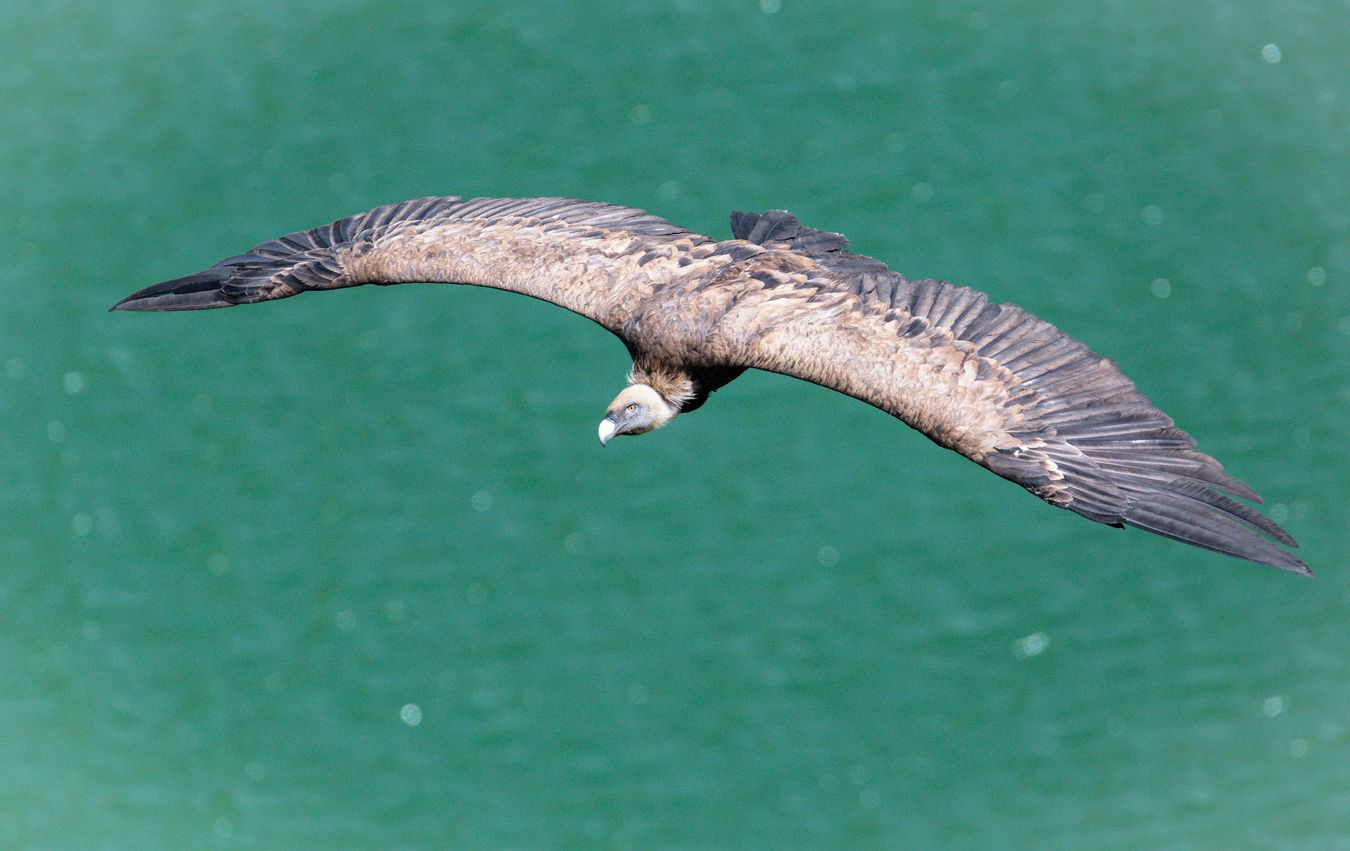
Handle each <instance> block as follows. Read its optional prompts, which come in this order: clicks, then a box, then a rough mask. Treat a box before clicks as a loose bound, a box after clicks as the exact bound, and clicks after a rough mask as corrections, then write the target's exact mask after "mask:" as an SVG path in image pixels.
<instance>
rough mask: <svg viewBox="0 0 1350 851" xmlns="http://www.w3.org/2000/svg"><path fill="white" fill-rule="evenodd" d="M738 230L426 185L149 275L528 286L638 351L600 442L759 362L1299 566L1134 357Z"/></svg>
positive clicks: (1070, 493) (1189, 534) (1006, 466)
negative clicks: (183, 270)
mask: <svg viewBox="0 0 1350 851" xmlns="http://www.w3.org/2000/svg"><path fill="white" fill-rule="evenodd" d="M731 230H732V234H733V236H734V238H733V239H730V240H726V241H722V242H719V241H716V240H713V239H711V238H709V237H706V236H702V235H700V234H696V233H691V232H690V231H688V230H686V229H684V228H682V227H678V226H676V225H673V224H671V223H669V222H667V221H665V220H663V219H660V218H658V217H656V216H653V215H649V214H648V213H645V212H643V211H641V210H635V209H631V208H628V207H618V206H613V205H610V204H601V203H594V202H587V201H577V200H573V199H567V198H523V199H514V198H476V199H473V200H469V201H464V200H461V199H459V198H454V197H451V198H422V199H418V200H414V201H405V202H403V203H400V204H390V205H387V206H383V207H377V208H375V209H374V210H371V211H370V212H367V213H361V214H359V215H355V216H349V217H347V218H345V219H339V220H338V221H336V222H333V223H332V224H329V225H324V226H323V227H319V228H315V229H313V230H308V231H303V232H300V233H293V234H290V235H289V236H283V237H281V238H280V239H277V240H273V241H272V242H265V243H263V244H261V245H259V246H257V247H256V248H254V249H252V250H251V251H249V252H247V253H245V254H240V255H238V256H236V257H231V258H229V259H226V260H222V261H220V262H219V263H217V264H216V265H214V266H212V267H211V268H209V269H207V270H205V271H203V272H198V273H197V274H195V275H189V276H187V277H185V278H178V279H176V280H172V281H166V282H164V283H161V284H156V285H154V286H152V287H147V288H146V289H143V290H140V291H139V292H136V293H133V294H132V295H129V296H127V297H126V298H125V299H123V300H122V301H120V302H118V303H117V304H116V305H115V306H114V309H116V310H154V311H158V310H198V309H203V308H211V307H229V306H231V305H236V304H245V303H250V302H257V301H268V300H271V299H278V298H286V297H288V296H293V295H296V294H297V293H302V292H305V291H306V290H329V289H337V288H340V287H354V286H359V285H361V284H398V283H407V282H414V281H443V282H446V283H459V284H475V285H478V286H484V287H494V288H497V289H503V290H511V291H513V292H518V293H523V294H525V295H529V296H533V297H535V298H539V299H543V300H545V301H550V302H552V303H554V304H557V305H559V306H561V307H565V308H567V309H568V310H571V311H573V312H575V313H579V314H581V315H582V316H585V317H586V318H588V319H591V320H593V321H595V322H597V323H599V324H600V325H603V326H604V327H605V328H607V329H609V330H610V331H611V332H613V333H614V334H616V335H618V337H619V339H621V340H623V342H624V344H625V345H626V346H627V347H628V350H629V352H630V354H632V356H633V368H632V371H631V373H630V374H629V376H628V385H627V386H626V387H625V388H624V389H623V390H622V391H621V392H620V393H619V395H618V396H617V397H615V399H614V401H613V402H611V403H610V405H609V408H608V410H606V412H605V416H604V419H603V420H601V421H600V429H599V434H600V442H601V443H607V442H608V441H609V440H610V439H611V438H613V437H616V436H618V435H622V434H633V435H636V434H644V433H646V432H649V431H652V430H653V429H657V428H660V427H661V426H664V425H666V424H667V423H669V422H670V421H671V420H672V419H674V418H675V416H677V415H678V414H681V413H685V412H687V411H692V410H694V409H696V408H698V407H699V406H700V405H702V404H703V403H704V402H705V401H707V398H708V394H710V393H712V392H713V391H714V390H717V389H718V388H719V387H721V386H723V385H724V384H726V383H727V382H729V381H731V380H733V379H734V378H736V377H737V376H738V375H740V374H741V373H742V372H744V371H745V370H747V369H762V370H768V371H770V372H778V373H782V374H784V375H791V376H794V377H796V378H801V379H804V380H806V381H811V382H814V383H816V384H820V385H823V386H825V387H829V388H830V389H832V390H837V391H839V392H840V393H844V394H845V395H848V396H852V397H854V398H855V399H860V400H862V401H864V402H866V403H868V404H870V405H874V406H876V407H878V408H880V409H881V410H883V411H885V412H886V413H888V414H891V415H892V416H894V417H896V418H898V419H900V420H903V421H904V422H905V423H907V424H909V425H910V426H912V427H913V428H916V429H918V430H919V431H921V432H923V433H924V434H925V435H927V436H928V437H929V438H930V439H932V440H933V442H935V443H937V444H938V445H940V446H945V447H947V448H948V449H951V450H954V451H956V452H959V453H961V454H962V455H964V456H966V457H967V458H969V459H970V460H972V461H974V462H975V463H977V464H980V465H982V466H984V467H986V468H988V469H989V470H991V471H993V472H995V473H997V474H998V475H1000V476H1002V477H1003V478H1005V479H1010V480H1012V481H1013V482H1016V483H1017V484H1018V485H1021V486H1022V487H1023V488H1025V489H1026V490H1028V491H1030V492H1031V493H1033V494H1035V495H1036V496H1038V497H1040V498H1041V499H1043V500H1045V501H1046V502H1048V503H1050V504H1051V505H1054V506H1057V507H1059V508H1067V509H1069V510H1070V511H1075V512H1077V513H1078V514H1081V515H1083V516H1084V517H1086V518H1088V519H1089V520H1095V521H1097V522H1098V523H1105V524H1107V525H1110V526H1115V527H1121V526H1125V525H1128V526H1135V527H1137V528H1140V529H1144V530H1146V531H1148V532H1153V533H1155V534H1158V535H1162V536H1165V537H1168V538H1172V539H1175V540H1177V541H1182V542H1184V543H1187V544H1193V545H1195V546H1197V547H1204V548H1205V549H1209V550H1214V551H1216V552H1220V553H1225V554H1227V555H1230V556H1236V557H1238V558H1242V559H1247V560H1249V561H1253V562H1258V563H1261V564H1268V565H1273V566H1275V567H1280V568H1284V569H1285V570H1291V571H1295V572H1297V573H1304V574H1306V573H1308V569H1307V567H1306V566H1305V565H1304V564H1303V562H1302V561H1300V560H1299V559H1298V558H1296V557H1295V556H1294V555H1293V554H1292V553H1290V552H1288V551H1286V550H1284V549H1282V548H1280V547H1279V546H1276V543H1274V542H1277V543H1279V544H1283V545H1285V546H1289V547H1293V546H1297V545H1296V544H1295V543H1294V540H1293V539H1292V538H1291V537H1290V536H1289V535H1288V534H1287V533H1286V532H1285V531H1284V530H1283V529H1281V528H1280V527H1279V526H1278V525H1276V524H1275V523H1274V522H1272V521H1271V520H1269V519H1267V518H1266V517H1264V516H1262V515H1261V514H1260V513H1258V512H1257V511H1255V510H1254V509H1253V508H1251V507H1250V506H1248V505H1246V504H1244V503H1242V502H1239V501H1238V500H1237V499H1234V497H1238V498H1241V499H1244V500H1249V501H1254V502H1259V501H1260V498H1259V497H1258V496H1257V494H1256V492H1255V491H1253V490H1252V489H1251V488H1249V487H1248V486H1247V485H1245V484H1243V483H1242V482H1240V481H1238V480H1237V479H1235V478H1233V477H1231V476H1229V475H1227V474H1225V473H1224V472H1223V468H1222V467H1221V466H1220V465H1219V463H1218V462H1217V461H1215V460H1214V459H1213V458H1211V457H1209V456H1208V455H1205V454H1203V453H1201V452H1198V451H1197V450H1196V449H1195V440H1194V439H1193V438H1192V437H1191V436H1190V435H1189V434H1187V433H1186V432H1184V431H1182V430H1181V429H1179V428H1176V427H1175V426H1174V425H1173V423H1172V419H1171V418H1170V417H1168V416H1167V415H1166V414H1164V413H1163V412H1162V411H1160V410H1158V409H1157V408H1154V407H1153V406H1152V405H1151V404H1150V403H1149V401H1148V399H1146V398H1145V397H1144V395H1143V394H1141V393H1140V392H1139V391H1138V390H1136V389H1135V387H1134V384H1133V383H1132V382H1131V381H1130V380H1129V379H1128V378H1126V377H1125V376H1124V375H1122V374H1121V372H1120V370H1119V369H1117V368H1116V365H1115V364H1114V363H1112V362H1111V361H1109V360H1106V359H1105V358H1102V357H1100V356H1099V355H1097V354H1096V353H1095V352H1093V351H1092V350H1091V349H1089V348H1088V347H1087V346H1085V345H1083V344H1082V343H1080V342H1078V341H1077V340H1075V339H1073V338H1072V337H1070V336H1068V335H1067V334H1065V333H1064V332H1062V331H1060V330H1059V329H1058V328H1055V327H1054V326H1053V325H1050V324H1049V323H1047V322H1043V321H1041V320H1039V319H1037V318H1036V317H1034V316H1032V315H1031V314H1029V313H1027V312H1026V311H1024V310H1022V309H1020V308H1018V307H1015V306H1013V305H1010V304H992V303H990V302H989V300H988V297H987V296H986V295H985V294H984V293H981V292H978V291H976V290H972V289H967V288H965V287H959V286H955V285H953V284H950V283H947V282H945V281H934V280H922V281H911V280H909V279H907V278H905V277H904V276H902V275H899V274H897V273H895V272H892V271H891V270H890V269H888V268H886V266H884V265H883V264H881V263H879V262H878V261H876V260H873V259H871V258H868V257H864V256H862V255H860V254H853V253H850V252H848V251H846V250H845V249H846V247H847V246H848V240H846V239H845V238H844V237H843V236H841V235H839V234H837V233H827V232H824V231H819V230H813V229H811V228H808V227H804V226H802V225H801V223H800V222H799V221H798V220H797V219H796V218H795V217H794V216H792V215H791V214H789V213H786V212H783V211H781V210H774V211H771V212H768V213H764V214H762V215H761V214H756V213H732V214H731Z"/></svg>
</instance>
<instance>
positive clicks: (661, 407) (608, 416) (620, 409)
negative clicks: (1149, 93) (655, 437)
mask: <svg viewBox="0 0 1350 851" xmlns="http://www.w3.org/2000/svg"><path fill="white" fill-rule="evenodd" d="M678 413H679V408H677V407H675V406H674V405H672V404H670V403H669V402H667V401H666V400H665V399H664V398H662V396H661V394H660V393H657V392H656V391H655V390H653V389H652V388H651V386H650V385H647V384H630V385H628V386H627V387H625V388H624V389H623V392H621V393H620V394H619V395H618V396H615V397H614V401H613V402H610V403H609V407H608V408H607V409H606V410H605V418H604V419H603V420H601V421H600V445H601V446H604V445H605V444H606V443H609V441H610V438H612V437H615V436H617V435H620V434H646V433H647V432H649V431H651V430H652V429H656V428H660V427H661V426H663V425H665V424H666V423H668V422H670V421H671V420H672V419H673V418H674V417H675V415H676V414H678Z"/></svg>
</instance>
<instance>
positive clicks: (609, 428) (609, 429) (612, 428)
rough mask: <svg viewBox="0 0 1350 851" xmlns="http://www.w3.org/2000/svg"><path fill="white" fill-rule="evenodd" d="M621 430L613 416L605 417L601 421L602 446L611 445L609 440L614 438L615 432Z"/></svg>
mask: <svg viewBox="0 0 1350 851" xmlns="http://www.w3.org/2000/svg"><path fill="white" fill-rule="evenodd" d="M618 430H619V423H618V420H617V418H616V417H615V416H614V415H613V414H607V415H605V418H604V419H603V420H601V421H600V445H601V446H604V445H605V444H607V443H609V439H610V438H611V437H613V436H614V432H616V431H618Z"/></svg>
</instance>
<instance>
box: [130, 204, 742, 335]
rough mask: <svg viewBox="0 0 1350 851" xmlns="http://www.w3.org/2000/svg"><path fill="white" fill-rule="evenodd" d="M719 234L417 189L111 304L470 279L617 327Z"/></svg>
mask: <svg viewBox="0 0 1350 851" xmlns="http://www.w3.org/2000/svg"><path fill="white" fill-rule="evenodd" d="M715 246H716V243H714V242H713V241H712V240H710V239H708V238H707V237H705V236H700V235H698V234H695V233H691V232H689V231H688V230H685V229H684V228H681V227H677V226H676V225H673V224H671V223H670V222H667V221H665V220H664V219H661V218H658V217H656V216H653V215H650V214H648V213H645V212H643V211H641V210H636V209H632V208H630V207H618V206H614V205H611V204H602V203H596V202H591V201H578V200H574V199H570V198H519V199H517V198H475V199H473V200H469V201H463V200H461V199H459V198H455V197H445V198H439V197H436V198H420V199H417V200H413V201H404V202H402V203H398V204H388V205H386V206H383V207H376V208H375V209H373V210H371V211H369V212H366V213H360V214H358V215H355V216H348V217H347V218H344V219H339V220H337V221H335V222H333V223H332V224H328V225H324V226H323V227H318V228H314V229H312V230H307V231H300V232H298V233H293V234H290V235H288V236H283V237H281V238H280V239H275V240H272V241H271V242H265V243H262V244H261V245H258V246H256V247H255V248H253V249H251V250H250V251H248V252H246V253H244V254H240V255H238V256H236V257H230V258H228V259H225V260H222V261H220V262H219V263H217V264H216V265H214V266H212V267H210V268H209V269H206V270H204V271H202V272H198V273H196V274H194V275H188V276H187V277H184V278H178V279H176V280H172V281H165V282H164V283H161V284H155V285H154V286H150V287H146V288H145V289H143V290H140V291H138V292H135V293H132V294H131V295H129V296H127V297H126V298H124V299H122V300H121V301H119V302H118V303H117V304H116V305H114V306H113V309H114V310H155V311H160V310H201V309H206V308H214V307H230V306H232V305H236V304H247V303H252V302H259V301H268V300H272V299H279V298H286V297H288V296H293V295H296V294H298V293H302V292H305V291H306V290H325V289H336V288H339V287H352V286H358V285H361V284H394V283H406V282H414V281H432V282H448V283H461V284H475V285H479V286H486V287H493V288H496V289H504V290H511V291H513V292H519V293H523V294H525V295H529V296H533V297H535V298H540V299H544V300H546V301H550V302H553V303H554V304H557V305H559V306H561V307H565V308H567V309H568V310H571V311H573V312H575V313H579V314H581V315H583V316H586V317H587V318H589V319H592V320H594V321H596V322H598V323H600V324H601V325H603V326H605V327H606V328H608V329H609V330H611V331H613V332H615V333H616V334H620V336H622V333H621V331H622V328H623V325H624V323H625V322H626V321H627V319H628V318H629V316H630V314H631V312H632V310H633V309H635V307H636V306H637V305H638V304H639V303H640V302H641V299H642V298H643V297H645V296H646V295H649V294H650V293H651V290H652V289H653V287H654V286H656V285H658V284H659V283H661V282H663V281H665V280H667V279H668V278H669V277H670V276H671V275H672V274H675V272H676V270H679V272H680V273H682V274H690V273H696V272H697V271H699V264H701V263H707V264H713V265H721V264H726V263H729V262H731V260H730V258H727V257H716V256H713V255H714V251H715Z"/></svg>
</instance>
